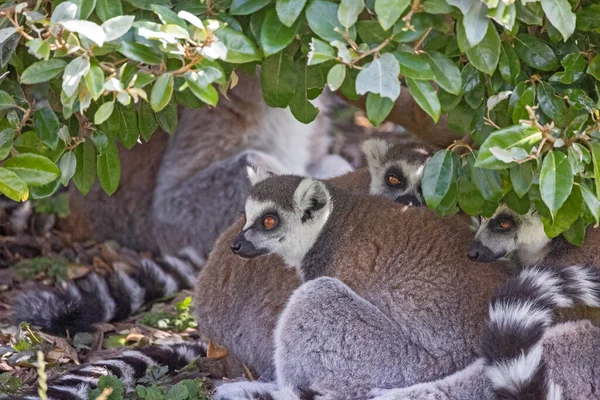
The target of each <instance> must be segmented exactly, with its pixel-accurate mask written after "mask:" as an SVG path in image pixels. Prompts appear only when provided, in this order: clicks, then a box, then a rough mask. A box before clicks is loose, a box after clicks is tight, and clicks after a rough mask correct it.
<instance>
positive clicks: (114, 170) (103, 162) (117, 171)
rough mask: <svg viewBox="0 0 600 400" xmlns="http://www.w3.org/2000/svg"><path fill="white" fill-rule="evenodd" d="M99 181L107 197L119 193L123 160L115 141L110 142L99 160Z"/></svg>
mask: <svg viewBox="0 0 600 400" xmlns="http://www.w3.org/2000/svg"><path fill="white" fill-rule="evenodd" d="M97 169H98V179H99V180H100V185H101V186H102V189H103V190H104V192H105V193H106V194H107V195H109V196H110V195H112V194H113V193H114V192H116V191H117V188H118V187H119V182H120V180H121V160H120V159H119V150H117V146H115V143H114V142H113V141H109V142H108V145H107V146H106V150H105V151H104V153H102V154H100V155H99V156H98V159H97Z"/></svg>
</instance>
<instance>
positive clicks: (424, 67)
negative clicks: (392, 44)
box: [392, 51, 435, 80]
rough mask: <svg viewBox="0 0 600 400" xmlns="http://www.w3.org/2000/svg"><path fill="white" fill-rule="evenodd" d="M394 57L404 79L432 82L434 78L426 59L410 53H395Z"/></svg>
mask: <svg viewBox="0 0 600 400" xmlns="http://www.w3.org/2000/svg"><path fill="white" fill-rule="evenodd" d="M392 54H394V57H396V60H398V63H399V64H400V74H401V75H403V76H405V77H406V78H412V79H423V80H434V79H435V76H434V75H433V71H432V70H431V67H430V66H429V62H428V61H427V59H426V58H424V57H422V56H420V55H417V54H412V53H407V52H401V51H395V52H393V53H392Z"/></svg>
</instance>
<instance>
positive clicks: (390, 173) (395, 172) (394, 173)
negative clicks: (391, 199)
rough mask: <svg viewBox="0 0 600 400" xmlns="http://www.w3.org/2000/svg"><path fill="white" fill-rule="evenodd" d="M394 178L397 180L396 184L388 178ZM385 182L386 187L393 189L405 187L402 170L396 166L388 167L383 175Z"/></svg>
mask: <svg viewBox="0 0 600 400" xmlns="http://www.w3.org/2000/svg"><path fill="white" fill-rule="evenodd" d="M392 177H393V178H395V179H397V180H398V183H397V184H395V185H394V184H392V183H390V180H391V179H390V178H392ZM384 180H385V183H386V185H388V187H390V188H393V189H400V190H403V189H406V177H405V176H404V173H403V172H402V170H401V169H400V168H398V167H395V166H394V167H390V168H388V170H387V171H386V172H385V177H384Z"/></svg>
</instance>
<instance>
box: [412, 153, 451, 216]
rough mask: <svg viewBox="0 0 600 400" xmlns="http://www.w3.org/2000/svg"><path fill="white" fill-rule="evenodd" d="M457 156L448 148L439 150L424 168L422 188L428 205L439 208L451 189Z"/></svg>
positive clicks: (431, 207) (433, 208)
mask: <svg viewBox="0 0 600 400" xmlns="http://www.w3.org/2000/svg"><path fill="white" fill-rule="evenodd" d="M457 163H458V161H457V157H456V155H455V154H454V153H452V152H451V151H448V150H441V151H438V152H437V153H435V154H434V155H433V157H431V159H429V161H428V162H427V164H425V168H424V169H423V179H422V181H421V182H422V183H421V189H422V190H423V197H424V198H425V203H427V207H429V208H430V209H432V210H435V209H436V208H438V206H439V205H440V203H441V202H442V199H443V198H444V196H445V195H446V194H447V193H448V191H449V190H450V186H451V184H452V182H453V180H454V171H455V168H456V166H457Z"/></svg>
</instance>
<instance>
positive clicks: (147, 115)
mask: <svg viewBox="0 0 600 400" xmlns="http://www.w3.org/2000/svg"><path fill="white" fill-rule="evenodd" d="M138 121H139V129H140V134H141V136H142V137H143V138H144V140H145V141H146V142H147V141H149V140H150V138H151V137H152V134H153V133H154V131H156V128H158V121H157V120H156V115H155V114H154V111H152V107H150V104H148V103H147V102H145V101H142V102H141V104H140V110H139V116H138Z"/></svg>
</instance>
